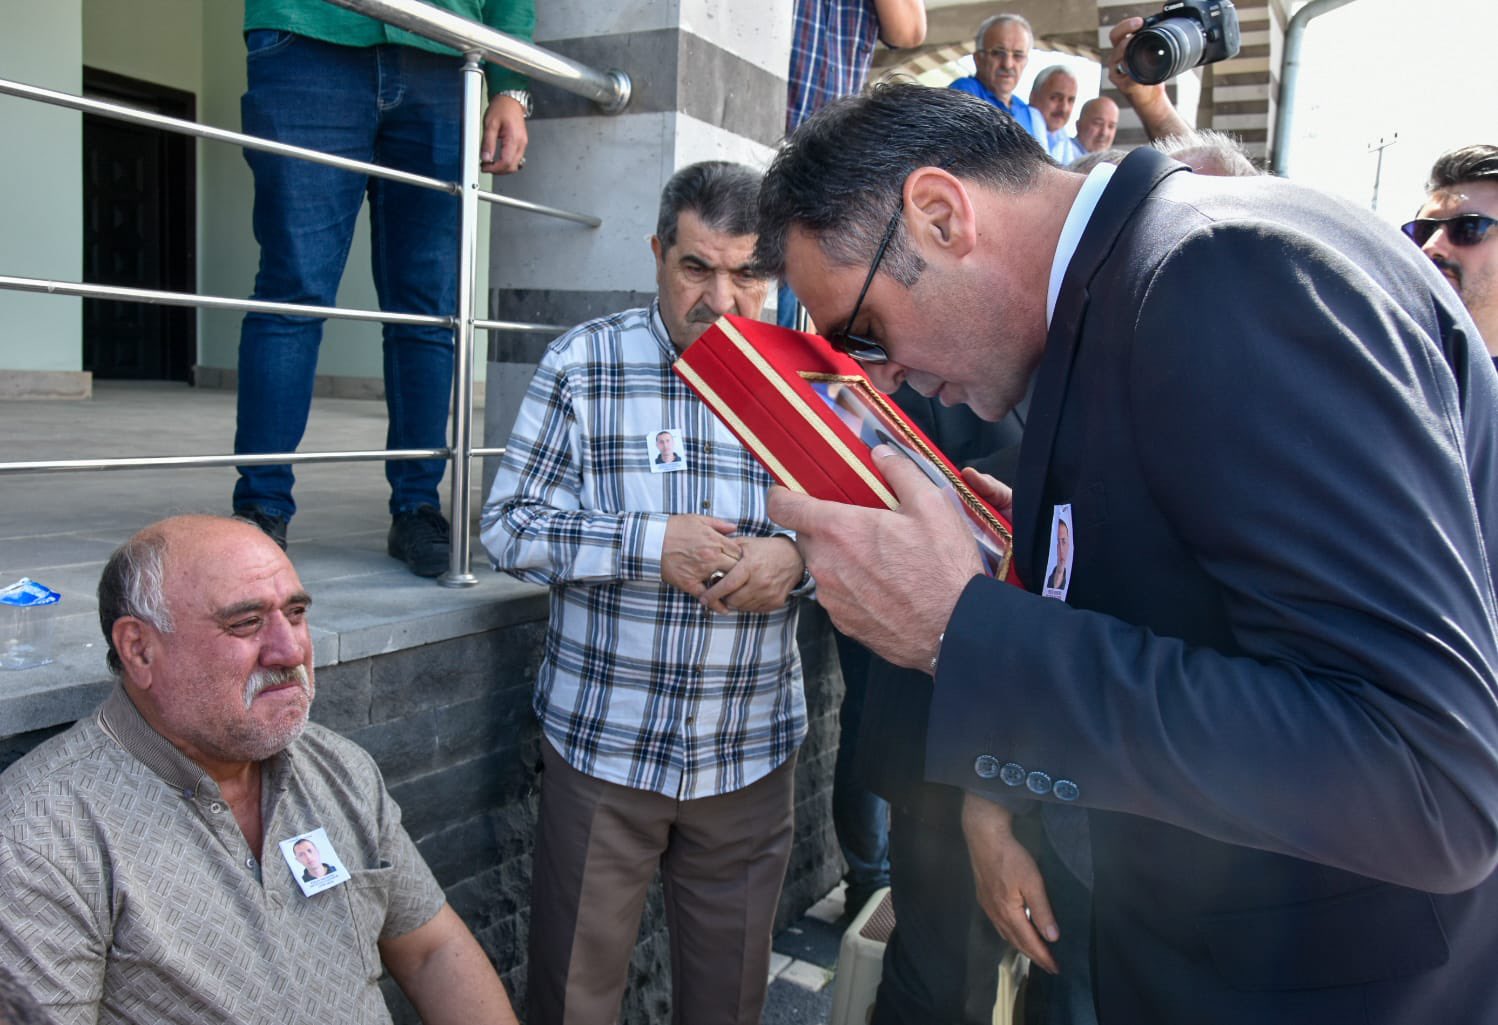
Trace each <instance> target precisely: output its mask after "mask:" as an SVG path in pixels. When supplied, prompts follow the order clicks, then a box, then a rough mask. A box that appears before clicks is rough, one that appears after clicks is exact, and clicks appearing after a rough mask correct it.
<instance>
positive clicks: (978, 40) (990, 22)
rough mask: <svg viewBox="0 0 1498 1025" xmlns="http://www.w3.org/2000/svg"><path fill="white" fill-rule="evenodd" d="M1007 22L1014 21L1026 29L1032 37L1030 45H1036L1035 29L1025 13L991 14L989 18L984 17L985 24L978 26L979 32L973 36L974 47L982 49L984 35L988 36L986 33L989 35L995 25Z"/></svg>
mask: <svg viewBox="0 0 1498 1025" xmlns="http://www.w3.org/2000/svg"><path fill="white" fill-rule="evenodd" d="M1006 23H1013V24H1015V25H1018V26H1019V27H1020V28H1022V29H1024V30H1025V35H1027V36H1029V37H1030V46H1031V47H1033V46H1034V45H1035V30H1034V29H1033V28H1031V27H1030V23H1029V22H1028V21H1026V20H1025V17H1024V15H1021V14H991V15H989V16H988V17H987V18H984V19H983V24H981V25H979V26H978V34H977V35H976V36H975V37H973V38H974V45H973V48H974V49H975V50H981V49H983V37H984V36H986V35H988V30H989V29H991V28H993V27H994V26H995V25H1003V24H1006Z"/></svg>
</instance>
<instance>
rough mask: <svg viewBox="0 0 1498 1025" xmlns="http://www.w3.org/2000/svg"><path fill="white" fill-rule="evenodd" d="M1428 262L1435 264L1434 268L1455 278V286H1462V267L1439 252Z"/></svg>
mask: <svg viewBox="0 0 1498 1025" xmlns="http://www.w3.org/2000/svg"><path fill="white" fill-rule="evenodd" d="M1430 262H1431V263H1433V264H1435V265H1436V270H1438V271H1440V272H1442V273H1443V274H1450V275H1451V276H1452V277H1453V278H1455V279H1456V287H1457V288H1461V287H1462V269H1461V268H1460V267H1458V266H1457V265H1456V264H1454V263H1452V262H1451V261H1450V260H1448V259H1446V258H1445V257H1443V256H1441V255H1440V254H1439V253H1438V254H1436V255H1434V256H1432V257H1431V258H1430Z"/></svg>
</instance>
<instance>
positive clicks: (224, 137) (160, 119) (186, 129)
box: [0, 78, 603, 228]
mask: <svg viewBox="0 0 1498 1025" xmlns="http://www.w3.org/2000/svg"><path fill="white" fill-rule="evenodd" d="M0 94H3V95H9V96H15V97H17V98H19V99H23V100H35V101H36V102H38V103H46V104H50V105H52V106H54V107H66V108H68V109H69V110H78V111H82V112H83V113H85V114H98V115H100V116H101V117H107V118H112V119H113V120H116V121H127V122H129V123H131V124H137V125H146V126H148V127H151V128H159V129H161V130H162V131H166V132H174V133H176V134H177V135H190V136H193V137H194V138H198V139H210V140H212V141H214V142H227V143H229V144H231V145H234V146H241V147H243V148H245V149H254V150H261V151H263V152H266V153H274V154H276V155H277V156H283V157H295V158H297V159H298V160H307V161H311V162H312V163H314V164H324V165H326V166H328V167H337V168H340V169H342V170H344V171H353V172H355V173H356V174H367V175H370V176H371V177H374V178H386V179H389V180H390V181H395V182H401V183H402V184H405V185H414V186H416V187H417V188H422V189H432V190H433V191H436V192H446V193H449V194H450V195H457V194H458V192H459V189H460V188H461V186H460V185H459V184H458V183H457V182H446V181H443V180H442V179H440V178H428V177H427V176H425V175H421V174H412V173H411V172H409V171H397V170H396V169H394V168H391V167H386V166H385V165H383V164H371V163H367V162H366V161H363V160H352V159H350V158H349V157H340V156H336V155H335V154H332V153H324V152H323V151H322V150H317V149H308V148H306V147H305V146H293V145H291V144H290V143H285V142H274V141H272V140H270V139H262V138H260V137H259V136H258V135H246V134H245V133H243V132H231V131H229V130H228V129H227V128H214V127H213V126H212V125H205V124H199V123H198V122H197V121H184V120H183V119H181V118H175V117H168V116H167V115H165V114H156V113H153V112H151V111H149V110H139V109H137V108H135V107H126V106H123V105H121V104H118V103H110V102H108V101H107V100H94V99H90V98H88V97H87V96H74V95H73V94H72V93H63V92H58V91H57V90H55V89H44V88H42V87H41V86H37V85H27V84H26V83H25V82H12V81H11V80H9V79H5V78H0ZM464 127H465V129H466V127H467V126H466V125H465V126H464ZM478 193H479V198H481V199H483V200H484V201H485V202H488V203H493V204H495V205H496V206H507V207H512V208H513V209H516V210H525V211H527V212H529V213H537V214H544V215H545V216H547V217H557V218H560V219H562V220H567V221H576V222H577V223H578V224H586V225H587V226H588V227H590V228H596V227H598V226H599V225H600V224H602V223H603V221H602V220H601V219H599V218H598V217H595V216H594V215H592V214H580V213H575V212H573V211H571V210H561V209H558V208H557V207H551V206H542V205H541V204H540V203H532V202H530V201H529V200H524V199H516V198H515V197H513V196H504V195H501V194H499V193H497V192H490V191H488V190H486V189H479V190H478Z"/></svg>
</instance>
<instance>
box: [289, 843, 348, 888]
mask: <svg viewBox="0 0 1498 1025" xmlns="http://www.w3.org/2000/svg"><path fill="white" fill-rule="evenodd" d="M279 846H280V848H281V857H283V858H285V859H286V867H287V868H289V869H291V875H292V878H294V879H295V880H296V882H297V885H298V886H300V887H301V888H302V893H303V895H305V896H308V897H310V896H312V895H313V894H315V893H321V892H322V891H324V890H331V889H332V888H333V887H335V886H338V885H339V884H341V883H346V882H348V880H349V874H348V869H346V868H344V867H343V859H341V858H340V857H338V852H337V851H335V850H333V842H332V841H331V840H329V839H328V834H327V832H326V831H325V830H324V829H323V828H322V827H321V826H319V827H318V828H316V829H309V830H308V831H307V832H305V833H298V834H297V835H296V836H291V837H287V838H286V839H285V840H282V841H281V842H280V845H279Z"/></svg>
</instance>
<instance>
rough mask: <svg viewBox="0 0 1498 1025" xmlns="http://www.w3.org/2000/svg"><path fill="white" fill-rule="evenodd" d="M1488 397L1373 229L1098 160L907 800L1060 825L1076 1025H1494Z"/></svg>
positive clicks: (1432, 306)
mask: <svg viewBox="0 0 1498 1025" xmlns="http://www.w3.org/2000/svg"><path fill="white" fill-rule="evenodd" d="M1495 428H1498V376H1495V374H1494V370H1493V367H1492V365H1491V363H1490V362H1489V360H1488V357H1487V355H1486V353H1485V352H1484V351H1483V347H1482V344H1481V341H1480V339H1479V338H1478V336H1477V333H1476V330H1475V328H1474V327H1473V325H1472V323H1471V321H1470V320H1469V319H1468V317H1467V315H1466V313H1465V311H1464V310H1463V309H1462V308H1461V306H1460V304H1459V302H1458V301H1457V298H1456V296H1455V295H1454V294H1453V293H1452V291H1451V289H1450V288H1449V287H1447V286H1446V284H1445V283H1444V282H1443V281H1442V280H1441V279H1440V278H1439V277H1438V276H1437V275H1436V274H1435V273H1434V270H1433V269H1432V267H1431V266H1430V264H1429V262H1428V261H1427V260H1426V259H1425V258H1424V257H1423V255H1422V254H1421V253H1420V252H1419V251H1418V250H1417V249H1416V248H1415V247H1414V246H1411V245H1410V244H1409V243H1408V241H1407V240H1404V239H1401V238H1400V237H1399V236H1398V234H1397V233H1396V232H1395V231H1394V230H1393V229H1391V228H1389V227H1387V226H1385V225H1383V224H1381V223H1379V222H1377V221H1376V220H1374V219H1373V218H1372V217H1370V216H1369V215H1367V214H1366V213H1364V212H1362V211H1358V210H1356V209H1353V208H1352V207H1350V206H1349V205H1346V204H1343V203H1342V202H1340V201H1338V200H1335V199H1333V198H1330V197H1328V196H1324V195H1320V194H1317V193H1314V192H1311V191H1309V190H1305V189H1300V188H1298V187H1295V186H1292V185H1290V184H1288V183H1285V182H1282V181H1279V180H1274V179H1257V180H1255V179H1219V178H1207V177H1200V176H1196V175H1191V174H1189V173H1186V172H1184V171H1183V170H1182V169H1181V168H1180V165H1176V164H1173V163H1172V162H1170V161H1168V160H1165V159H1164V158H1162V157H1160V156H1159V155H1158V154H1154V153H1151V152H1149V151H1137V152H1136V153H1135V154H1134V155H1132V156H1130V157H1129V158H1128V159H1126V160H1125V161H1124V163H1123V164H1122V166H1121V167H1120V169H1119V170H1118V172H1117V173H1116V175H1115V176H1114V178H1113V181H1112V182H1111V183H1110V184H1109V186H1108V188H1107V189H1106V191H1105V192H1104V194H1103V196H1102V198H1101V200H1100V202H1099V204H1098V207H1097V208H1096V210H1095V211H1094V213H1093V216H1092V218H1091V220H1090V221H1089V223H1088V226H1087V229H1086V231H1085V232H1084V234H1083V237H1082V240H1081V243H1080V245H1079V248H1078V250H1077V252H1076V254H1075V256H1074V257H1073V259H1072V261H1071V263H1070V265H1069V268H1068V270H1067V274H1066V277H1065V280H1064V282H1063V285H1062V289H1061V295H1060V300H1059V302H1058V306H1057V311H1056V316H1055V318H1054V320H1053V322H1052V325H1051V330H1050V334H1049V337H1048V339H1047V343H1046V352H1045V356H1044V358H1043V360H1042V363H1041V366H1040V369H1039V371H1038V376H1037V379H1036V382H1035V386H1034V390H1033V392H1032V397H1031V405H1030V416H1029V419H1028V423H1027V425H1026V433H1025V440H1024V446H1023V449H1022V452H1021V455H1020V465H1019V476H1018V480H1017V482H1016V494H1015V498H1016V505H1015V518H1016V533H1017V535H1018V537H1019V538H1020V546H1019V548H1018V564H1019V569H1020V573H1021V575H1022V576H1023V578H1024V579H1025V580H1026V581H1029V582H1030V586H1031V588H1032V589H1034V590H1038V589H1039V587H1038V584H1039V582H1040V581H1041V580H1042V578H1043V574H1044V569H1045V561H1046V555H1047V541H1048V536H1047V535H1048V526H1049V524H1050V517H1051V510H1052V508H1053V507H1054V506H1055V505H1057V504H1062V503H1071V505H1072V509H1073V536H1072V542H1073V547H1074V561H1073V566H1072V573H1071V581H1070V589H1069V592H1068V599H1067V601H1066V602H1061V601H1058V600H1055V599H1044V598H1040V597H1038V596H1036V595H1034V594H1029V593H1025V592H1023V591H1020V590H1018V589H1016V588H1012V587H1006V586H1004V585H1001V584H997V583H994V582H992V581H989V580H982V579H979V580H974V581H973V582H972V583H971V584H970V585H969V586H968V588H967V589H966V590H965V592H964V593H963V596H962V598H961V600H960V601H959V603H958V605H957V607H956V609H955V611H954V613H953V616H952V619H951V621H950V623H949V625H948V628H947V632H946V639H945V642H944V644H943V646H942V650H941V661H940V666H939V669H938V673H937V678H936V683H935V692H934V697H933V701H932V707H931V722H930V727H929V739H928V773H929V774H930V776H931V777H932V778H933V779H936V780H940V781H943V782H948V783H953V784H956V785H960V786H964V787H966V788H968V789H970V790H977V791H979V792H983V793H986V794H989V795H992V796H995V797H1001V796H1003V795H1015V794H1025V795H1027V796H1033V797H1036V798H1037V799H1039V800H1044V801H1056V800H1058V799H1059V798H1061V797H1066V798H1070V799H1072V800H1074V801H1075V802H1076V803H1077V804H1078V805H1081V806H1085V807H1088V808H1089V809H1090V810H1091V811H1092V814H1091V816H1090V821H1091V823H1092V833H1093V848H1094V852H1093V853H1094V867H1095V878H1096V891H1095V907H1094V911H1095V930H1094V943H1095V958H1096V967H1097V972H1096V975H1095V985H1096V993H1097V999H1098V1002H1099V1008H1100V1012H1101V1019H1102V1021H1103V1022H1104V1023H1105V1025H1108V1023H1134V1022H1138V1023H1149V1025H1168V1023H1181V1025H1200V1023H1211V1025H1233V1023H1239V1022H1241V1023H1244V1025H1266V1023H1274V1025H1288V1023H1301V1022H1305V1023H1315V1025H1327V1023H1338V1022H1388V1023H1411V1022H1413V1023H1423V1022H1478V1021H1491V1020H1494V1018H1495V1016H1498V882H1495V880H1494V878H1493V877H1492V870H1493V867H1494V864H1495V860H1498V699H1495V666H1498V642H1495V631H1498V619H1495V600H1494V594H1495V583H1494V576H1493V565H1492V564H1491V563H1490V561H1489V558H1488V556H1487V554H1486V553H1487V552H1498V529H1495V527H1498V438H1495Z"/></svg>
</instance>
